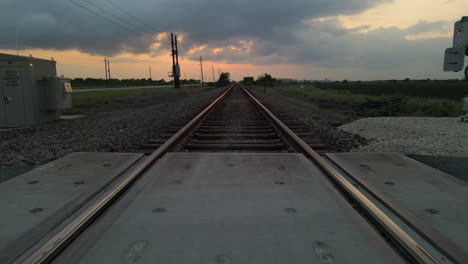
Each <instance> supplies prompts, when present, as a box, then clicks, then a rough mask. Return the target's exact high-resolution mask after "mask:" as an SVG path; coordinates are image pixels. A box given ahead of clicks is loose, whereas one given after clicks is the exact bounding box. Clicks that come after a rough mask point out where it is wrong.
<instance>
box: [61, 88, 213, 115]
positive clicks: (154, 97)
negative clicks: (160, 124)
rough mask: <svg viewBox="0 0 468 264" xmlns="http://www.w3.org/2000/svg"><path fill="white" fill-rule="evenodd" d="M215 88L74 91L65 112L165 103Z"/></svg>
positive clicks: (83, 111) (77, 112) (75, 112)
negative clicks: (70, 106) (69, 105)
mask: <svg viewBox="0 0 468 264" xmlns="http://www.w3.org/2000/svg"><path fill="white" fill-rule="evenodd" d="M211 89H214V87H213V86H205V87H200V86H198V85H197V86H192V87H182V88H177V89H175V88H172V87H158V88H144V89H128V90H112V91H92V92H79V93H72V98H73V108H72V109H67V110H66V111H65V114H79V113H85V112H90V111H102V110H115V109H125V108H132V107H139V106H145V105H150V104H154V103H163V102H165V101H172V100H177V99H178V98H181V97H186V96H188V95H189V94H191V93H199V92H202V91H206V90H211Z"/></svg>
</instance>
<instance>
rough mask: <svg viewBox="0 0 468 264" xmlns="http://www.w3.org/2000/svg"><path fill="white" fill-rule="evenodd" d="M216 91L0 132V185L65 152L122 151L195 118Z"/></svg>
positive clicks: (171, 96)
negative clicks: (171, 126) (172, 126)
mask: <svg viewBox="0 0 468 264" xmlns="http://www.w3.org/2000/svg"><path fill="white" fill-rule="evenodd" d="M221 92H222V89H215V90H210V91H204V92H199V93H190V94H184V95H183V96H180V97H178V98H175V96H174V95H170V96H169V97H168V98H164V96H162V97H161V98H160V100H158V101H157V102H155V104H154V105H150V106H144V107H139V108H132V109H124V110H114V111H104V112H98V113H90V114H89V115H87V116H86V117H84V118H80V119H72V120H55V121H52V122H47V123H44V124H41V125H38V126H34V127H31V128H20V129H13V130H4V131H0V168H1V169H0V182H1V181H2V180H6V178H7V177H8V175H7V174H11V173H9V172H12V171H15V172H16V171H20V172H24V170H25V169H30V168H34V167H36V166H38V165H41V164H44V163H47V162H49V161H51V160H55V159H57V158H60V157H62V156H64V155H67V154H69V153H71V152H78V151H90V152H125V151H132V150H136V149H138V148H139V146H140V145H141V144H143V143H147V142H148V140H149V139H150V138H157V137H158V135H159V134H160V133H161V130H162V128H164V127H167V125H168V124H170V123H173V122H176V121H179V120H181V119H183V118H186V117H189V116H191V115H194V114H196V113H198V112H199V111H200V110H201V109H202V108H203V107H205V106H206V105H208V104H209V103H210V102H211V101H212V100H214V98H216V96H218V95H219V94H220V93H221Z"/></svg>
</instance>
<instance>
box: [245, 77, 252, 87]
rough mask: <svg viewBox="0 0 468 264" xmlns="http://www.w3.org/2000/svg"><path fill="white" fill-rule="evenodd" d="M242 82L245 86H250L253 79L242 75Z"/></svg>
mask: <svg viewBox="0 0 468 264" xmlns="http://www.w3.org/2000/svg"><path fill="white" fill-rule="evenodd" d="M242 83H243V84H245V85H247V86H252V85H254V84H255V79H254V77H244V79H243V80H242Z"/></svg>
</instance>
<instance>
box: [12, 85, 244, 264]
mask: <svg viewBox="0 0 468 264" xmlns="http://www.w3.org/2000/svg"><path fill="white" fill-rule="evenodd" d="M234 86H235V85H231V86H229V87H228V88H227V89H226V91H224V92H223V93H222V94H221V95H220V96H219V97H218V98H216V99H215V100H214V101H213V102H212V103H211V104H210V105H208V106H207V107H206V108H205V109H204V110H203V111H201V112H200V113H199V114H198V115H197V116H196V117H195V118H193V119H192V120H191V121H190V122H189V123H187V124H186V125H185V126H184V127H183V128H182V129H180V130H179V131H178V132H177V133H175V134H174V135H173V136H172V137H170V138H169V139H168V140H167V141H166V142H165V143H164V144H162V145H161V146H160V147H159V148H158V149H157V150H155V151H154V152H153V153H151V154H150V155H149V156H148V157H147V158H146V159H145V160H144V161H143V162H142V163H140V164H138V165H137V166H136V167H134V168H133V169H132V170H131V171H129V172H128V173H127V174H126V175H123V176H122V177H120V179H119V181H118V182H116V183H115V184H113V185H112V187H111V188H108V189H107V190H106V191H104V193H102V194H101V195H100V196H99V197H98V198H97V199H95V200H93V201H92V202H91V204H88V205H87V207H86V210H84V211H82V212H80V213H79V214H78V215H77V216H75V217H74V218H73V219H72V220H71V221H70V222H69V223H67V224H66V225H65V226H64V227H62V228H61V229H60V230H59V231H58V232H56V233H55V234H54V235H52V236H51V237H50V238H48V239H47V241H44V242H41V244H40V246H38V247H37V248H34V249H33V250H31V249H29V251H31V252H29V251H27V252H26V255H23V256H20V257H18V258H17V259H16V261H15V260H12V262H15V263H22V264H39V263H48V262H50V261H51V260H52V259H53V258H54V257H55V256H56V255H57V254H58V253H59V252H60V251H61V250H62V249H63V248H64V247H65V246H66V245H68V243H70V242H71V241H72V240H73V239H74V238H75V237H76V236H77V235H78V234H79V233H81V232H82V231H83V230H84V229H85V228H86V227H87V226H88V225H89V224H90V223H91V222H92V221H93V220H94V219H95V218H96V217H97V216H98V215H99V214H101V213H102V212H103V211H104V210H105V209H106V208H107V207H108V206H109V205H110V204H111V203H112V202H113V201H114V200H115V199H116V198H117V197H119V196H120V195H121V194H122V193H123V192H125V190H126V189H128V188H129V186H130V185H131V184H132V183H133V182H134V181H135V180H136V179H137V178H138V177H140V176H141V175H142V174H143V173H144V172H145V171H146V170H147V169H148V168H149V167H150V166H151V165H153V164H154V163H155V162H156V161H157V160H158V159H160V158H161V157H162V156H163V155H164V154H165V153H167V152H168V151H171V150H172V149H173V148H174V147H175V146H176V145H177V144H178V142H179V141H180V140H181V139H182V138H183V137H184V136H186V135H187V134H188V133H189V132H190V131H191V130H192V129H193V128H194V127H195V126H196V125H197V124H198V122H199V121H201V120H202V119H203V117H205V116H206V114H207V113H209V111H211V110H212V109H213V107H214V106H215V105H216V104H218V103H219V102H220V101H221V100H222V99H223V98H224V97H225V96H226V94H228V93H229V92H230V91H231V89H232V88H233V87H234Z"/></svg>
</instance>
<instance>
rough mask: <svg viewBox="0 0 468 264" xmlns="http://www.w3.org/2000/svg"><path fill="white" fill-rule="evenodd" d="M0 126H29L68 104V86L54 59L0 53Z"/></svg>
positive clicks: (58, 112)
mask: <svg viewBox="0 0 468 264" xmlns="http://www.w3.org/2000/svg"><path fill="white" fill-rule="evenodd" d="M0 99H1V101H0V127H24V126H30V125H34V124H38V123H42V122H46V121H50V120H54V119H57V118H59V117H60V110H61V109H65V108H70V107H71V85H70V81H69V80H68V79H62V78H59V77H57V70H56V62H55V61H53V60H44V59H38V58H33V57H26V56H16V55H9V54H2V53H0Z"/></svg>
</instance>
